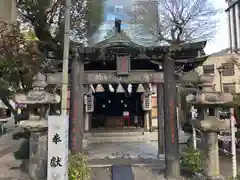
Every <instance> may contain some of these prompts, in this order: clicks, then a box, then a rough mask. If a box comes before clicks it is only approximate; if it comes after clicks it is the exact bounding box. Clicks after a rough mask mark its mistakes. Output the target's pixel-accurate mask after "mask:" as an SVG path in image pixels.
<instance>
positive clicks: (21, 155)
mask: <svg viewBox="0 0 240 180" xmlns="http://www.w3.org/2000/svg"><path fill="white" fill-rule="evenodd" d="M14 157H15V159H17V160H22V159H29V141H28V140H26V141H23V143H22V144H21V146H20V148H19V150H18V151H16V152H14Z"/></svg>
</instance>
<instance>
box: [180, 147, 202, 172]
mask: <svg viewBox="0 0 240 180" xmlns="http://www.w3.org/2000/svg"><path fill="white" fill-rule="evenodd" d="M201 158H202V157H201V153H200V152H199V151H198V150H194V149H193V148H192V147H188V148H186V149H185V152H184V154H183V155H182V156H181V168H182V169H183V170H184V171H186V172H188V173H191V174H196V173H200V172H202V160H201Z"/></svg>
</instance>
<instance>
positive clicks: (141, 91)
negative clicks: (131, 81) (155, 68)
mask: <svg viewBox="0 0 240 180" xmlns="http://www.w3.org/2000/svg"><path fill="white" fill-rule="evenodd" d="M137 92H138V93H144V92H145V89H144V87H143V85H142V84H139V85H138V88H137Z"/></svg>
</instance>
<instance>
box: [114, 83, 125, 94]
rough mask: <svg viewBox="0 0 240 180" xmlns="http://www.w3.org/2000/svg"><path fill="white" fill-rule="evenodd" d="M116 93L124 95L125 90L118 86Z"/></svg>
mask: <svg viewBox="0 0 240 180" xmlns="http://www.w3.org/2000/svg"><path fill="white" fill-rule="evenodd" d="M116 93H125V90H124V88H123V86H122V85H121V84H118V86H117V89H116Z"/></svg>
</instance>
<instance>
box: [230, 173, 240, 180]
mask: <svg viewBox="0 0 240 180" xmlns="http://www.w3.org/2000/svg"><path fill="white" fill-rule="evenodd" d="M230 180H240V174H237V176H236V177H235V178H233V177H231V178H230Z"/></svg>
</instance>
